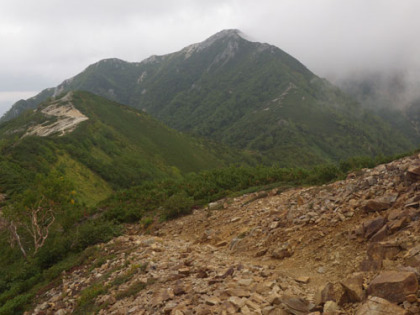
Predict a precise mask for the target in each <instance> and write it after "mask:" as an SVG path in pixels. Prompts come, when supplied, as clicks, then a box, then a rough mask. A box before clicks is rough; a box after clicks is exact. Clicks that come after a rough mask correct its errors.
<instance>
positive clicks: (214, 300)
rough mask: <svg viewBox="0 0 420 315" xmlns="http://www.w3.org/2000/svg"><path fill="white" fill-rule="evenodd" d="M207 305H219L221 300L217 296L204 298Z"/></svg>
mask: <svg viewBox="0 0 420 315" xmlns="http://www.w3.org/2000/svg"><path fill="white" fill-rule="evenodd" d="M204 301H205V302H206V304H207V305H218V304H220V303H221V301H220V299H219V298H218V297H216V296H207V297H205V298H204Z"/></svg>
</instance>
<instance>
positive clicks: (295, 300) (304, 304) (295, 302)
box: [281, 295, 312, 314]
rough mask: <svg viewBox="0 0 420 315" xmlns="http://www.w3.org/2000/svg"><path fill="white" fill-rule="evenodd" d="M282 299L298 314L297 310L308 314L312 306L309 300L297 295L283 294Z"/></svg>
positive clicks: (291, 310)
mask: <svg viewBox="0 0 420 315" xmlns="http://www.w3.org/2000/svg"><path fill="white" fill-rule="evenodd" d="M281 301H282V302H283V304H284V305H285V306H286V307H287V308H288V309H289V311H290V312H292V313H293V314H296V311H297V312H299V313H303V314H307V313H309V311H310V309H311V308H312V306H311V304H310V303H309V302H308V301H306V300H305V299H303V298H301V297H297V296H288V295H284V296H282V298H281ZM299 313H298V314H299Z"/></svg>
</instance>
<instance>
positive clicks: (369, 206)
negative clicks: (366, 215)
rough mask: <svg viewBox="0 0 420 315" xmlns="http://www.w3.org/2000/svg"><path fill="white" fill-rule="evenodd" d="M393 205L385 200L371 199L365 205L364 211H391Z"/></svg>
mask: <svg viewBox="0 0 420 315" xmlns="http://www.w3.org/2000/svg"><path fill="white" fill-rule="evenodd" d="M391 205H392V203H391V202H388V201H387V200H386V199H383V198H378V199H371V200H368V201H367V202H366V203H365V206H364V209H365V211H366V212H376V211H383V210H386V209H389V208H390V207H391Z"/></svg>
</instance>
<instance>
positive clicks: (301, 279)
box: [295, 276, 311, 284]
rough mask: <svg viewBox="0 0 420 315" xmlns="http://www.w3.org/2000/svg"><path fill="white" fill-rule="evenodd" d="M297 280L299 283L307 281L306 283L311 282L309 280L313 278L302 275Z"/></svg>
mask: <svg viewBox="0 0 420 315" xmlns="http://www.w3.org/2000/svg"><path fill="white" fill-rule="evenodd" d="M295 280H296V281H297V282H299V283H305V284H307V283H309V281H310V280H311V278H309V277H304V276H302V277H297V278H296V279H295Z"/></svg>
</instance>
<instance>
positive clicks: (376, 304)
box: [355, 296, 407, 315]
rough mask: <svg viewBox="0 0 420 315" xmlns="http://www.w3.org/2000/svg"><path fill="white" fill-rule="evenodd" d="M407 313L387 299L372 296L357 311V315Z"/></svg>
mask: <svg viewBox="0 0 420 315" xmlns="http://www.w3.org/2000/svg"><path fill="white" fill-rule="evenodd" d="M406 314H407V312H406V311H405V310H404V309H403V308H401V307H399V306H397V305H395V304H392V303H390V302H388V301H387V300H385V299H382V298H380V297H377V296H370V297H369V298H368V299H367V301H366V302H365V303H363V304H362V305H361V306H360V307H359V308H358V309H357V310H356V313H355V315H406Z"/></svg>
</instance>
